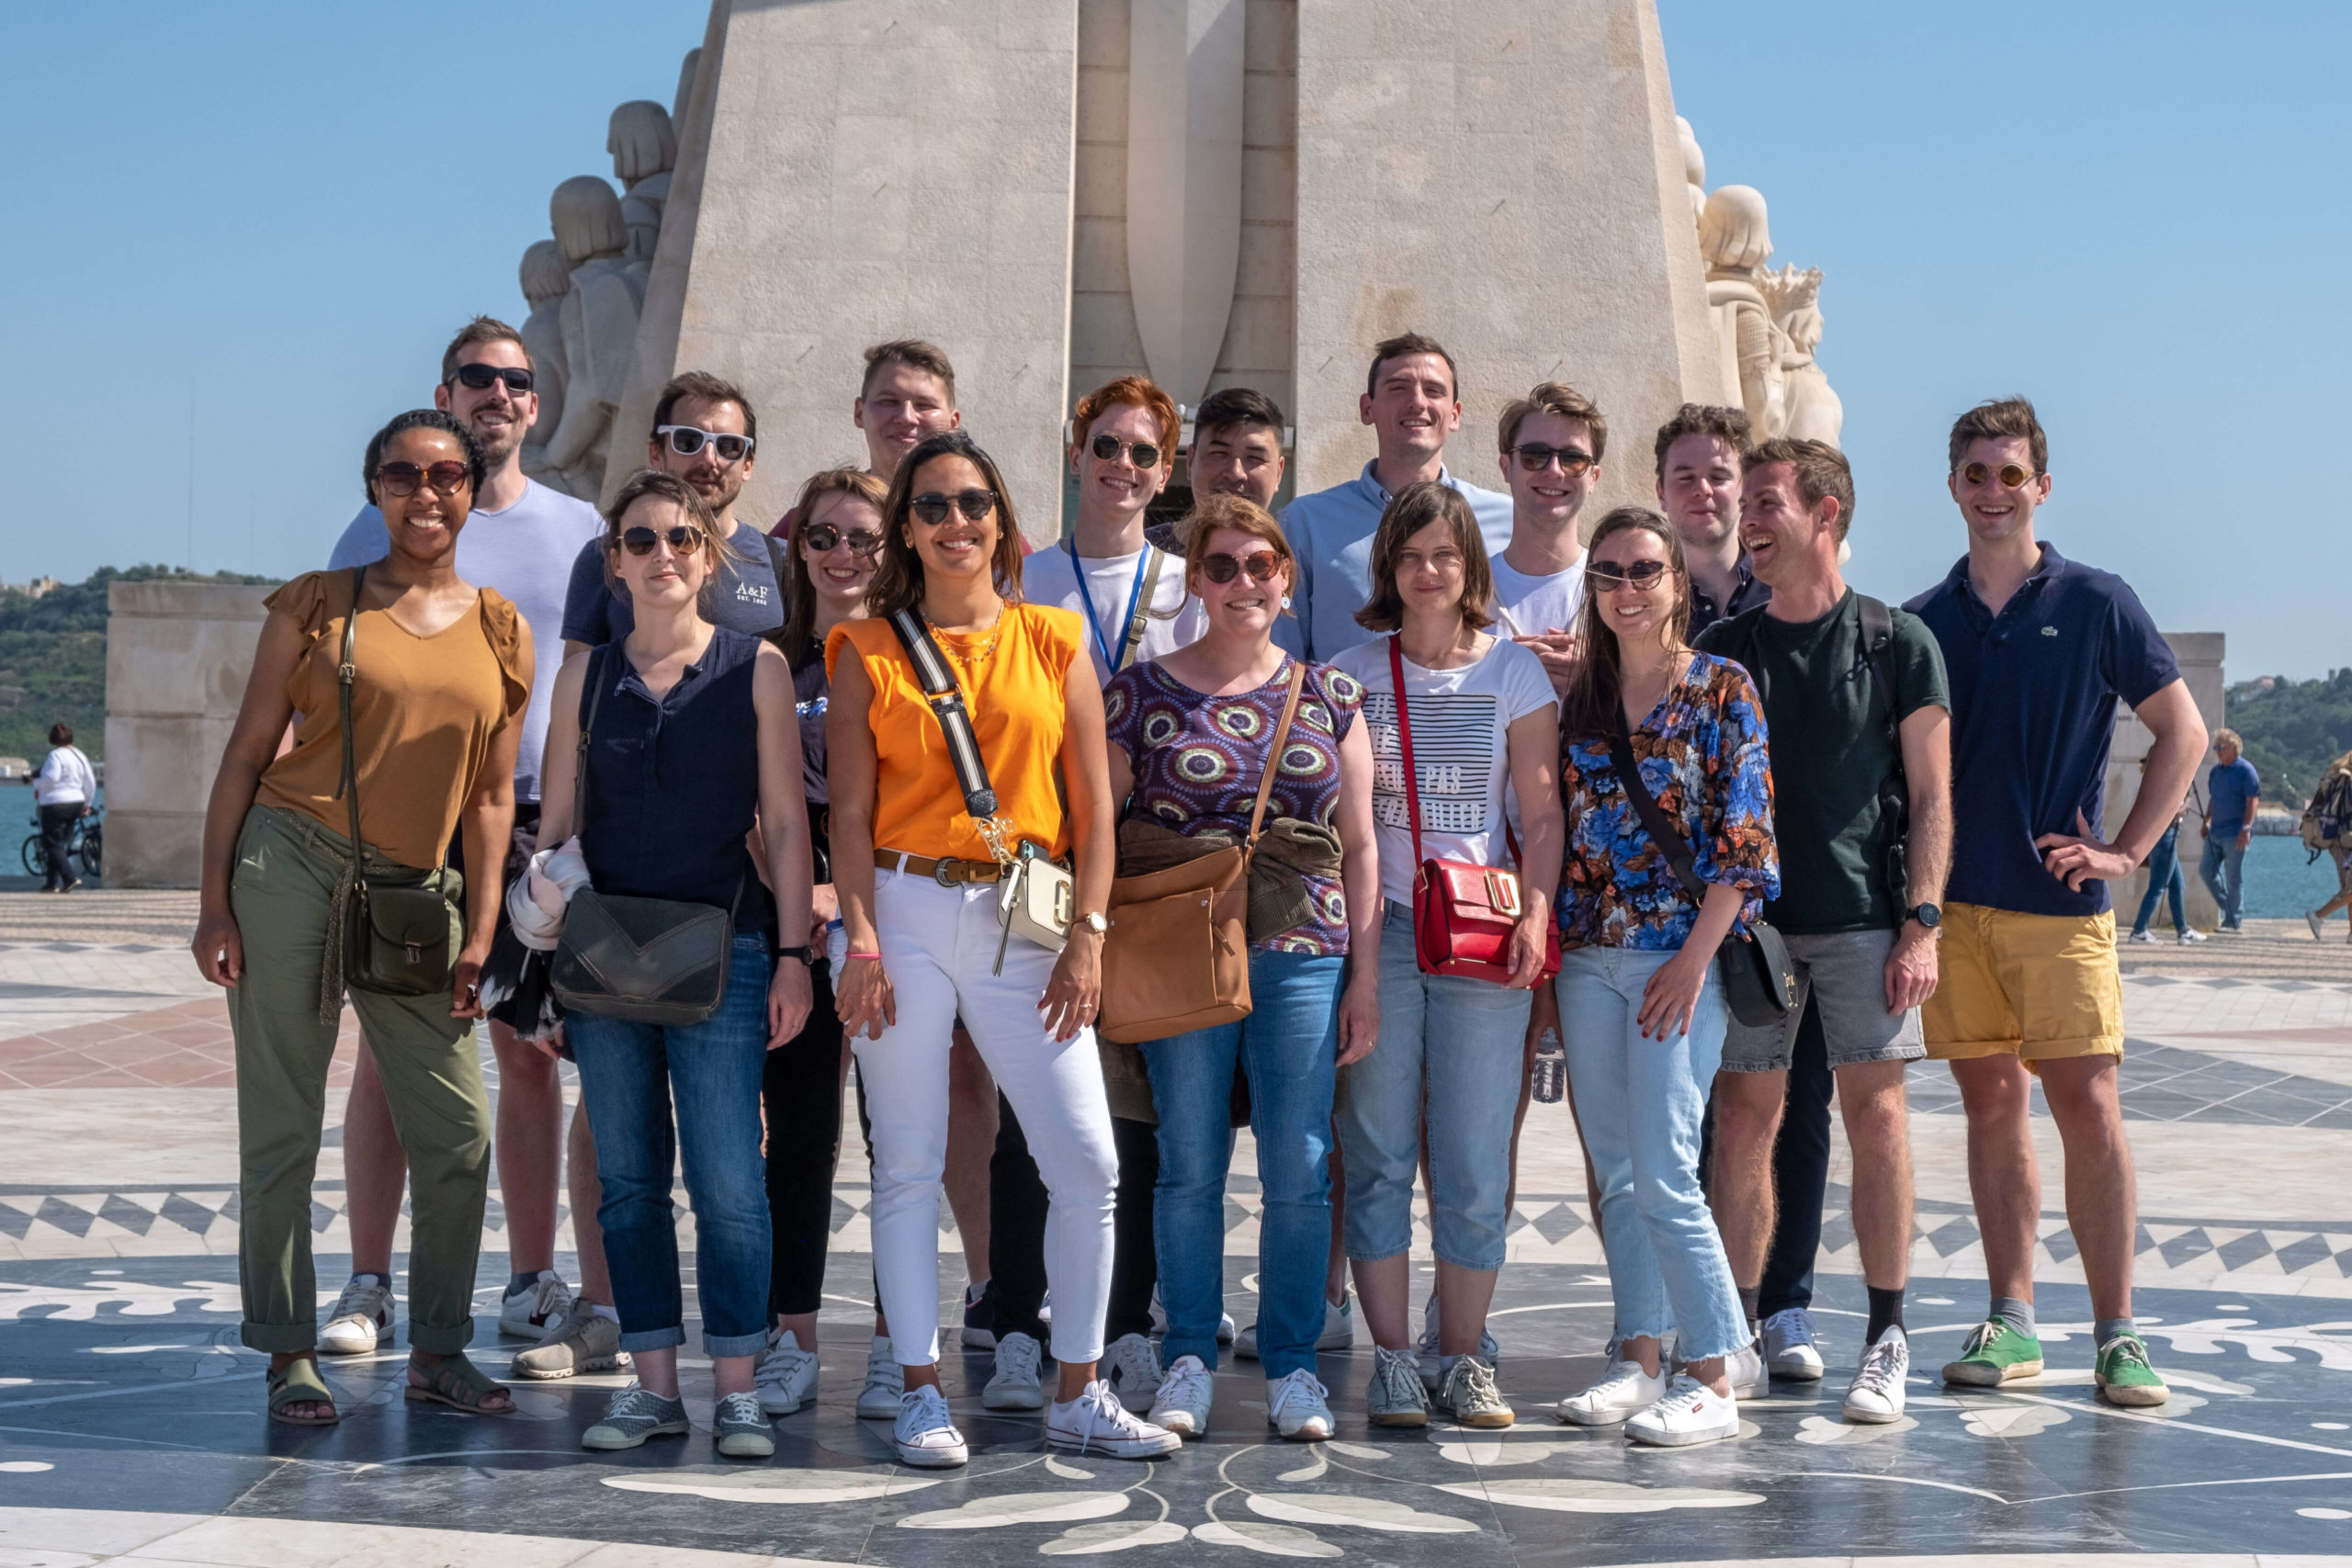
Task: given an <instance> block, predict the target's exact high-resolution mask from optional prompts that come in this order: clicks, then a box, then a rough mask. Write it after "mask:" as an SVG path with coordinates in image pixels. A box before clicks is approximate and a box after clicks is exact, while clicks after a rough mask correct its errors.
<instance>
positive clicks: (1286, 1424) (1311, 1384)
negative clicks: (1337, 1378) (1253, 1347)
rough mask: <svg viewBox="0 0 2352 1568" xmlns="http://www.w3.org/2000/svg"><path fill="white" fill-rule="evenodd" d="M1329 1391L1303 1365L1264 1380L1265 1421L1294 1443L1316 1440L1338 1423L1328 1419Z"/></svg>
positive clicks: (1314, 1441)
mask: <svg viewBox="0 0 2352 1568" xmlns="http://www.w3.org/2000/svg"><path fill="white" fill-rule="evenodd" d="M1330 1398H1331V1391H1330V1390H1329V1389H1328V1388H1325V1387H1324V1386H1323V1384H1322V1382H1321V1380H1319V1379H1318V1378H1317V1377H1316V1375H1315V1374H1314V1373H1313V1372H1310V1371H1307V1370H1306V1368H1305V1367H1301V1368H1299V1369H1298V1371H1295V1372H1292V1373H1290V1374H1289V1375H1288V1376H1286V1377H1280V1378H1269V1379H1267V1380H1266V1424H1267V1425H1268V1426H1270V1427H1273V1429H1274V1430H1275V1431H1277V1432H1280V1433H1281V1434H1282V1435H1283V1437H1285V1438H1289V1439H1290V1440H1291V1441H1292V1442H1294V1443H1319V1442H1321V1441H1322V1440H1323V1439H1324V1438H1328V1437H1329V1436H1330V1435H1331V1433H1332V1431H1333V1430H1334V1429H1335V1428H1336V1427H1337V1425H1338V1423H1336V1422H1334V1421H1333V1420H1332V1419H1331V1405H1330V1403H1329V1402H1330Z"/></svg>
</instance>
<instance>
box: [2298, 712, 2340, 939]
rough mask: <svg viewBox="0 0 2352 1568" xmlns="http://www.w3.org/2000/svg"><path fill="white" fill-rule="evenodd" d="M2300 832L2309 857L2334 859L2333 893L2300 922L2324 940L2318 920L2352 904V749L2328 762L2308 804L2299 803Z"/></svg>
mask: <svg viewBox="0 0 2352 1568" xmlns="http://www.w3.org/2000/svg"><path fill="white" fill-rule="evenodd" d="M2302 832H2303V842H2304V844H2305V845H2307V846H2308V847H2309V848H2310V849H2311V851H2312V859H2314V860H2316V859H2318V858H2319V856H2320V855H2321V854H2322V853H2324V854H2325V855H2326V856H2327V857H2328V859H2329V860H2331V861H2333V862H2335V879H2336V882H2337V884H2338V887H2337V891H2336V895H2335V897H2333V898H2330V899H2329V900H2328V901H2327V902H2326V903H2324V904H2322V905H2321V906H2320V907H2319V908H2316V909H2313V910H2312V911H2311V912H2310V913H2308V914H2306V915H2305V916H2304V917H2303V921H2304V923H2305V924H2306V925H2308V926H2310V927H2311V928H2312V937H2313V938H2314V939H2316V940H2317V941H2320V942H2325V941H2326V940H2327V932H2325V931H2323V930H2321V929H2320V928H2321V926H2322V924H2323V923H2324V921H2325V920H2326V919H2327V918H2328V917H2329V916H2331V915H2333V914H2335V913H2336V912H2337V911H2338V910H2340V909H2343V908H2346V907H2347V906H2352V751H2347V752H2346V753H2345V754H2344V755H2343V756H2341V757H2338V758H2336V759H2335V761H2333V762H2330V763H2329V764H2328V765H2327V771H2326V772H2325V773H2322V774H2321V775H2320V780H2319V784H2317V786H2315V787H2314V788H2313V789H2312V798H2311V800H2310V802H2309V804H2307V805H2306V806H2305V807H2303V822H2302ZM2347 940H2352V937H2347Z"/></svg>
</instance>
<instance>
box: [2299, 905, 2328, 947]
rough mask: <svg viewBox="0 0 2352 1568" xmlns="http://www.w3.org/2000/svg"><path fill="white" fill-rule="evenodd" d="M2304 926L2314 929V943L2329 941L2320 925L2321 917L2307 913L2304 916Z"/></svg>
mask: <svg viewBox="0 0 2352 1568" xmlns="http://www.w3.org/2000/svg"><path fill="white" fill-rule="evenodd" d="M2303 924H2305V925H2307V926H2309V927H2311V928H2312V941H2313V942H2325V941H2326V940H2327V932H2326V931H2325V930H2324V929H2323V928H2322V927H2321V925H2320V923H2319V917H2318V916H2317V915H2315V914H2312V913H2310V912H2308V911H2306V912H2305V913H2304V915H2303Z"/></svg>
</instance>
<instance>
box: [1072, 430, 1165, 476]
mask: <svg viewBox="0 0 2352 1568" xmlns="http://www.w3.org/2000/svg"><path fill="white" fill-rule="evenodd" d="M1088 449H1089V450H1090V451H1091V452H1092V453H1093V454H1094V455H1095V456H1096V457H1099V458H1101V459H1102V460H1103V462H1106V463H1108V462H1112V461H1114V460H1115V459H1116V458H1117V457H1118V456H1119V454H1120V453H1121V452H1125V454H1126V455H1127V461H1128V462H1130V463H1133V464H1134V465H1135V466H1136V468H1158V467H1159V447H1157V446H1153V445H1152V444H1151V443H1150V442H1148V441H1138V442H1136V443H1135V444H1134V445H1133V446H1129V445H1127V444H1126V443H1125V442H1124V441H1121V440H1120V439H1119V438H1118V437H1117V436H1115V435H1112V434H1107V433H1105V434H1102V435H1098V436H1096V437H1095V438H1094V440H1093V442H1092V444H1091V446H1090V447H1089V448H1088Z"/></svg>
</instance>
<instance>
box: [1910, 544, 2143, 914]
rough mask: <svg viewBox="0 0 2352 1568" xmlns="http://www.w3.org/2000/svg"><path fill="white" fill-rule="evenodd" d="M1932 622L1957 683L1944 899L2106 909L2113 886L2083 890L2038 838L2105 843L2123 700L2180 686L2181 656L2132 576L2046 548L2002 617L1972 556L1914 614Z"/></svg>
mask: <svg viewBox="0 0 2352 1568" xmlns="http://www.w3.org/2000/svg"><path fill="white" fill-rule="evenodd" d="M1903 607H1904V608H1905V609H1906V610H1908V611H1910V612H1911V613H1912V614H1913V615H1917V616H1918V617H1919V618H1920V619H1921V620H1923V621H1925V622H1927V623H1928V630H1929V631H1931V632H1933V633H1935V636H1936V641H1937V643H1938V644H1939V646H1940V647H1941V648H1942V649H1943V655H1944V670H1945V672H1946V674H1947V675H1948V676H1949V677H1950V679H1951V720H1952V736H1951V765H1952V781H1951V796H1952V814H1953V817H1954V818H1955V820H1954V824H1953V828H1954V831H1953V838H1952V855H1951V881H1950V882H1949V883H1947V884H1946V885H1945V887H1944V897H1946V898H1947V899H1949V900H1950V901H1951V902H1953V903H1957V904H1977V905H1982V906H1985V907H1986V908H1995V909H2012V910H2017V911H2019V912H2022V913H2025V914H2030V915H2075V916H2082V915H2096V914H2099V913H2102V912H2103V911H2105V910H2106V909H2107V908H2109V900H2108V891H2107V884H2106V883H2104V882H2087V883H2085V884H2084V885H2083V891H2081V892H2080V893H2071V892H2068V891H2067V888H2066V885H2065V884H2064V883H2063V882H2061V881H2059V880H2058V879H2057V878H2056V877H2054V876H2052V875H2051V874H2050V872H2049V870H2048V869H2047V868H2046V867H2045V866H2044V865H2043V864H2042V863H2041V851H2039V850H2037V849H2035V848H2034V842H2033V841H2034V840H2036V839H2038V838H2040V837H2041V835H2042V834H2044V833H2073V832H2075V831H2077V830H2078V829H2076V828H2075V813H2076V812H2077V811H2080V812H2081V813H2082V815H2083V818H2084V820H2086V821H2087V822H2088V823H2089V824H2090V830H2091V836H2092V837H2094V838H2102V839H2103V838H2105V837H2106V829H2105V828H2104V826H2103V825H2102V822H2101V810H2102V807H2104V805H2105V802H2106V796H2107V752H2108V744H2109V741H2110V740H2111V739H2113V738H2114V735H2115V704H2116V699H2117V698H2119V697H2120V698H2121V699H2122V700H2123V701H2124V702H2125V703H2127V704H2129V705H2131V706H2132V707H2135V708H2136V707H2138V706H2139V705H2141V704H2142V703H2144V702H2146V701H2147V700H2148V699H2149V698H2150V697H2152V696H2154V695H2155V694H2156V693H2158V692H2159V691H2161V690H2163V689H2164V688H2165V687H2166V686H2168V685H2170V684H2171V683H2172V682H2175V681H2177V680H2178V679H2179V678H2180V667H2179V666H2178V665H2177V664H2175V663H2174V662H2173V657H2172V649H2171V648H2170V647H2168V646H2167V645H2166V644H2165V639H2164V634H2163V633H2161V632H2159V631H2157V630H2156V623H2155V622H2154V621H2153V620H2151V619H2150V618H2149V616H2148V612H2147V611H2146V609H2144V608H2143V606H2142V605H2141V604H2140V598H2139V595H2138V594H2136V593H2134V592H2131V587H2130V586H2129V585H2128V584H2127V583H2125V582H2124V581H2123V580H2122V579H2121V578H2120V577H2117V576H2116V575H2114V574H2113V573H2112V572H2105V571H2100V570H2097V569H2095V568H2092V567H2087V566H2078V565H2076V564H2075V562H2073V561H2070V560H2068V559H2066V558H2064V556H2061V555H2060V554H2059V553H2058V551H2057V549H2056V547H2054V546H2052V545H2048V544H2044V545H2043V546H2042V547H2041V566H2039V567H2037V568H2036V569H2035V570H2034V573H2033V575H2032V576H2031V577H2029V578H2027V579H2026V581H2025V583H2024V585H2023V586H2022V587H2020V588H2019V589H2018V591H2017V592H2015V593H2014V594H2012V595H2010V597H2009V602H2008V603H2007V604H2004V605H2003V606H2002V607H2001V613H2000V614H1999V615H1995V614H1993V612H1992V610H1991V609H1990V608H1989V607H1988V606H1987V605H1986V604H1985V601H1984V600H1982V599H1980V598H1978V597H1977V596H1976V591H1975V590H1974V589H1973V588H1972V587H1970V586H1969V581H1968V558H1967V557H1965V556H1962V558H1960V563H1959V564H1958V565H1957V566H1955V567H1953V568H1952V569H1951V575H1950V576H1949V577H1947V578H1945V579H1944V580H1943V581H1942V582H1940V583H1939V584H1937V585H1936V586H1935V587H1933V588H1931V589H1929V590H1928V592H1925V593H1922V594H1920V595H1919V596H1918V597H1917V599H1914V600H1912V601H1911V602H1910V603H1909V604H1905V605H1904V606H1903Z"/></svg>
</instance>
